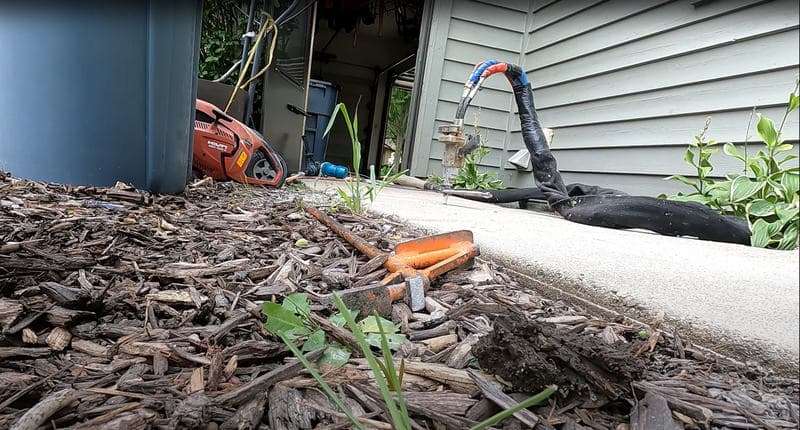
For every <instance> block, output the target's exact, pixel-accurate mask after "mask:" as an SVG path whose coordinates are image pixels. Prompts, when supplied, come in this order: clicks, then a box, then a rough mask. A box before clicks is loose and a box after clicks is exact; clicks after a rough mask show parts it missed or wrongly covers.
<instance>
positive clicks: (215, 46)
mask: <svg viewBox="0 0 800 430" xmlns="http://www.w3.org/2000/svg"><path fill="white" fill-rule="evenodd" d="M245 10H246V7H244V5H243V4H242V2H241V1H240V0H224V1H216V2H206V3H205V5H204V6H203V26H202V31H201V35H200V63H199V69H198V77H199V78H201V79H209V80H214V79H217V78H219V77H220V76H222V75H223V74H224V73H225V72H226V71H227V70H228V68H230V67H231V66H232V65H233V64H234V63H235V62H236V61H238V60H239V59H240V58H241V56H242V40H241V36H242V34H244V32H245V30H246V29H247V28H246V27H247V17H246V16H245V13H243V11H245ZM237 76H238V71H235V72H234V73H232V74H231V76H229V77H228V78H227V80H226V82H227V83H229V84H232V83H234V82H235V81H236V77H237Z"/></svg>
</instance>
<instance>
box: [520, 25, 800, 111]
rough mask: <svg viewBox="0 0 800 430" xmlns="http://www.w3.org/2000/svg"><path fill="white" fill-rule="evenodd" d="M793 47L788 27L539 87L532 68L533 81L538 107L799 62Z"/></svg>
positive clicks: (799, 44)
mask: <svg viewBox="0 0 800 430" xmlns="http://www.w3.org/2000/svg"><path fill="white" fill-rule="evenodd" d="M799 50H800V37H798V30H792V31H786V32H782V33H778V34H773V35H769V36H764V37H759V38H757V39H752V40H746V41H742V42H740V43H736V44H733V45H727V46H723V47H719V48H715V49H711V50H708V51H703V52H696V53H692V54H688V55H684V56H680V57H676V58H673V59H670V60H668V61H660V62H657V63H649V64H645V65H642V66H637V67H631V68H628V69H623V70H620V71H616V72H611V73H606V74H602V75H597V76H592V77H589V78H584V79H580V80H578V81H573V82H568V83H564V84H559V85H554V86H549V87H545V88H540V87H539V84H538V83H537V80H536V78H535V76H536V73H534V80H533V85H534V87H536V89H537V91H536V92H537V95H538V100H539V101H540V102H541V104H542V105H543V106H556V105H563V104H569V103H574V102H576V101H580V100H594V99H600V98H606V97H613V96H619V95H623V94H628V93H633V92H640V91H648V90H653V89H657V88H664V87H671V86H678V85H686V84H690V83H695V82H698V81H704V80H711V79H720V78H725V77H731V76H737V75H743V74H748V73H757V72H761V71H764V70H771V69H778V68H786V67H790V66H794V65H796V64H798V62H800V52H799Z"/></svg>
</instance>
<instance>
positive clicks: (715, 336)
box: [370, 209, 800, 377]
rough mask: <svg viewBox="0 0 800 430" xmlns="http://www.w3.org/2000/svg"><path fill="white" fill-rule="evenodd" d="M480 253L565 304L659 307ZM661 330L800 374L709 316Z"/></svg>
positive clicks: (642, 314) (791, 359) (785, 357)
mask: <svg viewBox="0 0 800 430" xmlns="http://www.w3.org/2000/svg"><path fill="white" fill-rule="evenodd" d="M370 212H373V213H376V214H379V215H382V216H389V217H391V218H396V219H400V220H402V221H403V222H404V223H406V224H408V225H409V226H413V227H414V228H415V229H418V230H421V231H425V232H427V234H435V233H440V232H439V231H435V230H433V229H431V228H429V227H427V226H425V225H422V224H419V223H415V222H410V221H408V220H406V219H402V217H399V216H397V215H396V214H392V213H383V212H380V211H377V210H374V209H373V210H370ZM481 258H483V259H486V260H489V261H493V262H495V263H497V264H499V265H501V266H503V267H504V269H505V270H507V271H508V272H509V273H510V274H512V275H514V276H515V277H516V278H517V280H518V281H520V284H521V285H523V286H525V287H527V288H531V289H532V290H534V291H537V292H539V293H540V294H542V295H544V296H547V297H548V298H557V299H561V300H564V301H565V302H567V303H570V304H573V305H576V306H579V307H583V308H589V309H591V310H592V311H594V312H597V313H598V314H599V315H601V316H605V317H611V318H613V317H617V316H621V317H622V318H624V319H626V320H628V321H630V322H633V323H638V324H645V322H646V321H653V320H654V319H655V318H656V315H657V314H658V312H659V311H660V309H653V308H650V307H648V306H646V305H644V304H642V303H639V302H637V301H635V300H633V299H631V298H627V297H626V298H622V297H619V296H615V295H611V294H607V293H606V294H604V293H603V290H601V289H597V288H592V287H591V285H589V284H588V283H587V282H586V281H585V280H582V279H575V278H571V277H567V276H564V275H563V274H561V273H557V272H555V271H552V270H550V269H548V268H546V267H536V268H535V269H533V270H530V271H526V272H520V271H517V270H514V269H512V267H515V265H514V264H513V262H511V261H509V260H508V259H507V258H506V257H505V256H503V255H501V254H498V253H496V252H492V251H489V250H484V249H482V250H481ZM662 328H663V329H664V332H665V333H667V334H668V335H671V333H670V332H673V333H674V332H677V333H679V335H680V336H681V337H682V338H683V339H685V340H688V341H690V342H691V343H692V344H693V346H694V347H695V348H698V349H702V350H703V351H705V352H708V353H709V354H713V355H714V356H717V357H718V358H720V359H724V360H728V361H730V362H733V363H737V364H740V365H758V366H762V367H765V368H767V369H770V370H772V371H773V372H775V373H777V374H779V375H783V376H792V377H796V376H798V375H799V374H800V363H798V360H800V357H798V355H797V354H795V353H794V352H792V351H790V350H787V349H784V348H780V347H778V346H776V345H774V344H771V343H769V342H766V341H764V340H761V339H752V338H747V337H744V336H743V335H742V334H741V333H735V332H731V331H728V330H725V329H723V328H721V327H717V326H714V324H713V322H711V321H703V320H688V319H679V318H674V317H671V316H670V315H668V314H667V315H665V317H664V321H663V323H662Z"/></svg>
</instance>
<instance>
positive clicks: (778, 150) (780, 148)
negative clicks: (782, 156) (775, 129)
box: [775, 143, 794, 153]
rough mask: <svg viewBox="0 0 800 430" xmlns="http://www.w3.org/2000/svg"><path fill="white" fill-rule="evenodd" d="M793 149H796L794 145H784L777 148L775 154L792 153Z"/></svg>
mask: <svg viewBox="0 0 800 430" xmlns="http://www.w3.org/2000/svg"><path fill="white" fill-rule="evenodd" d="M792 148H794V145H792V144H791V143H782V144H780V145H778V146H777V147H775V153H778V152H785V151H791V150H792Z"/></svg>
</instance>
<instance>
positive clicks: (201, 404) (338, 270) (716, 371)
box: [0, 173, 800, 430]
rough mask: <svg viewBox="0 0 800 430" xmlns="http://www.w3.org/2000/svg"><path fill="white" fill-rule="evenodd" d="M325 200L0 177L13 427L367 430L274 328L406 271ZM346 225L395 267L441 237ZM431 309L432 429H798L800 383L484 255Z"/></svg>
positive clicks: (400, 314) (428, 378)
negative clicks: (359, 242) (333, 226)
mask: <svg viewBox="0 0 800 430" xmlns="http://www.w3.org/2000/svg"><path fill="white" fill-rule="evenodd" d="M309 200H313V202H314V204H315V205H317V206H318V207H321V208H326V207H329V206H326V205H327V204H328V202H330V199H329V198H328V196H321V195H318V194H312V193H310V192H308V191H305V190H303V189H302V188H293V187H290V188H288V189H282V190H271V189H263V188H258V187H252V186H250V187H248V186H244V185H241V184H235V183H215V182H212V181H208V180H202V181H196V182H194V183H192V184H190V185H189V186H188V187H187V188H186V190H185V192H184V193H182V194H180V195H171V196H163V195H151V194H149V193H146V192H142V191H139V190H136V189H134V188H132V187H128V186H125V185H124V184H118V186H116V187H113V188H99V187H73V186H64V185H58V184H43V183H37V182H31V181H25V180H20V179H16V178H13V177H11V176H9V175H8V174H5V173H0V331H1V333H0V429H5V428H13V429H40V428H53V429H56V428H57V429H67V428H69V429H85V428H109V429H128V428H137V429H145V428H156V429H161V428H164V429H171V428H200V429H217V428H223V429H273V430H277V429H312V428H315V429H345V428H350V427H351V424H350V423H349V422H348V421H347V420H346V418H344V415H343V414H342V413H341V411H339V410H338V409H337V407H336V406H335V405H334V403H333V402H331V401H330V400H329V399H328V398H327V397H326V396H325V395H324V394H323V392H322V391H321V390H320V389H319V388H318V386H317V384H316V383H315V381H314V380H313V379H312V378H311V377H310V376H309V374H308V373H306V371H305V369H304V368H303V367H302V365H301V364H300V363H299V361H297V360H296V359H295V358H294V357H293V355H292V353H291V352H290V351H289V350H288V348H287V347H286V346H285V345H284V344H283V343H282V342H281V341H280V339H278V338H276V337H275V336H273V335H271V334H270V333H269V332H267V331H266V330H265V329H264V326H263V323H264V321H265V318H264V316H263V315H262V311H261V304H262V303H263V302H264V301H277V302H280V301H281V300H282V298H283V297H285V296H286V295H288V294H291V293H294V292H302V293H307V294H308V295H309V297H310V298H311V299H312V300H311V301H312V310H313V311H314V314H315V315H316V317H315V318H316V319H318V320H324V318H326V317H328V316H329V315H331V310H330V309H328V308H327V307H326V306H324V305H323V304H321V303H320V302H317V301H316V300H315V298H318V297H320V296H321V295H324V294H327V293H329V292H331V291H334V290H340V289H343V288H349V287H355V286H363V285H369V284H370V283H373V282H376V281H378V280H380V279H381V278H383V277H384V276H385V275H386V273H387V272H386V270H385V269H384V268H382V267H378V268H376V267H374V266H375V265H374V264H368V263H369V262H368V259H367V258H366V257H364V256H363V255H360V254H359V252H358V251H355V250H354V249H353V247H352V246H351V245H350V244H348V243H347V242H346V241H344V240H342V239H341V238H340V237H338V236H337V235H335V234H334V233H333V232H331V231H330V230H328V229H327V228H326V227H325V226H323V225H321V224H320V223H319V222H318V221H317V220H316V219H314V218H313V217H311V216H309V215H307V214H306V213H305V212H304V210H303V209H302V204H303V202H308V201H309ZM331 212H333V215H334V217H336V218H337V219H338V220H339V221H340V222H342V223H344V224H345V225H347V226H348V228H350V229H352V230H353V231H354V232H355V233H356V234H358V235H359V236H361V237H362V238H364V239H366V240H367V241H369V242H370V243H372V244H374V245H376V246H378V247H379V248H381V249H382V250H385V251H387V252H390V251H391V250H392V249H393V248H394V246H395V245H396V244H397V243H398V242H400V241H403V240H407V239H411V238H416V237H420V236H422V235H424V234H425V233H424V232H421V231H416V230H414V229H412V228H410V227H408V226H407V225H405V224H404V223H402V222H400V221H399V220H394V219H390V218H385V217H376V216H371V215H368V216H355V215H352V214H348V213H347V212H346V211H345V210H342V209H341V208H339V209H338V210H336V211H331ZM299 239H304V240H305V241H307V244H302V242H305V241H301V242H298V240H299ZM301 244H302V246H301ZM543 281H546V280H543ZM426 305H427V306H426V309H425V310H424V311H422V312H418V313H415V312H411V310H410V309H409V308H408V307H407V306H406V305H405V304H403V303H396V304H395V305H394V307H393V312H392V320H393V322H395V323H396V324H397V325H398V326H400V327H401V332H402V333H403V334H404V335H405V336H406V337H407V339H408V340H407V341H406V342H405V343H403V344H402V345H401V347H400V348H399V350H398V351H397V353H396V358H397V359H398V361H399V360H400V359H403V360H404V376H403V393H404V396H405V399H406V403H407V405H408V410H409V413H410V415H411V418H412V426H413V428H415V429H440V428H447V429H466V428H469V427H470V426H472V425H474V424H476V423H477V422H479V421H481V420H483V419H485V418H487V417H489V416H491V415H492V414H494V413H496V412H498V411H499V410H501V409H502V408H505V407H508V406H510V405H513V404H515V403H516V402H518V401H521V400H523V399H525V398H527V397H529V396H531V395H532V394H534V393H536V392H538V391H540V390H542V389H543V388H545V387H546V386H548V385H550V384H556V385H558V387H559V388H558V391H557V393H556V394H555V395H554V396H552V397H551V398H550V399H549V400H548V401H547V403H545V404H541V405H539V406H535V407H532V408H529V409H527V410H523V411H521V412H519V413H517V414H516V415H515V416H514V417H512V418H509V419H507V420H505V421H503V422H501V423H500V424H496V425H495V428H508V429H516V428H537V429H553V428H555V429H631V430H639V429H683V428H685V429H704V428H712V429H762V428H763V429H783V428H797V425H798V393H800V387H799V385H800V384H799V383H798V381H797V378H785V377H779V376H777V375H775V374H773V373H771V372H770V371H769V370H766V369H761V368H755V367H751V368H747V367H745V366H742V365H740V364H737V363H734V362H729V361H726V360H724V359H721V358H719V357H717V356H715V355H712V354H709V353H707V352H704V350H702V349H700V348H697V347H696V346H693V345H691V344H690V343H689V342H687V341H685V340H682V339H681V337H680V335H679V334H677V333H662V332H661V331H659V330H658V322H653V323H652V324H651V325H650V326H635V325H631V324H627V323H624V322H623V321H622V320H617V321H608V320H605V319H603V318H598V317H596V316H594V315H592V314H590V313H588V312H586V311H584V310H581V309H578V308H575V307H571V306H569V305H567V304H566V303H564V302H561V301H559V300H556V299H552V298H548V297H544V296H542V295H540V294H539V293H537V292H536V291H535V290H533V289H532V288H530V287H529V286H527V285H524V284H523V283H521V282H520V281H518V280H516V279H514V278H513V277H512V276H511V275H509V274H508V273H507V272H506V271H505V270H504V269H503V267H498V266H496V265H494V264H493V263H491V262H487V261H484V260H482V259H478V260H476V262H475V264H474V266H473V267H471V268H469V269H462V270H458V271H454V272H451V273H449V274H447V275H445V276H444V277H443V278H440V279H438V280H436V281H435V282H434V284H433V286H432V288H431V291H430V292H429V297H428V298H427V300H426ZM323 328H325V330H326V331H327V333H328V336H329V337H330V338H333V339H340V340H341V341H342V342H343V344H345V345H347V339H346V338H347V333H342V330H341V329H338V330H337V327H336V326H324V325H323ZM308 355H309V357H310V358H312V359H313V358H316V357H318V356H319V352H312V353H309V354H308ZM322 370H323V374H324V377H325V379H326V381H328V383H329V384H330V385H331V386H333V387H335V389H337V390H338V392H339V395H340V397H341V398H342V399H343V400H344V402H345V404H347V405H348V406H349V407H350V408H351V409H352V410H353V411H354V413H355V414H356V415H358V416H360V419H361V420H362V422H363V423H364V424H365V426H366V427H367V428H375V429H390V428H392V427H391V424H390V422H391V421H390V417H389V415H388V413H387V411H386V410H385V406H384V404H383V400H382V397H381V394H380V392H379V390H378V389H377V386H376V384H375V383H374V377H373V375H372V374H371V372H370V371H369V367H368V366H367V364H366V361H365V360H364V358H362V357H360V356H359V354H358V353H357V352H354V353H353V355H352V357H351V358H350V360H349V362H348V363H347V364H346V365H345V366H342V367H338V368H323V369H322Z"/></svg>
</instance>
